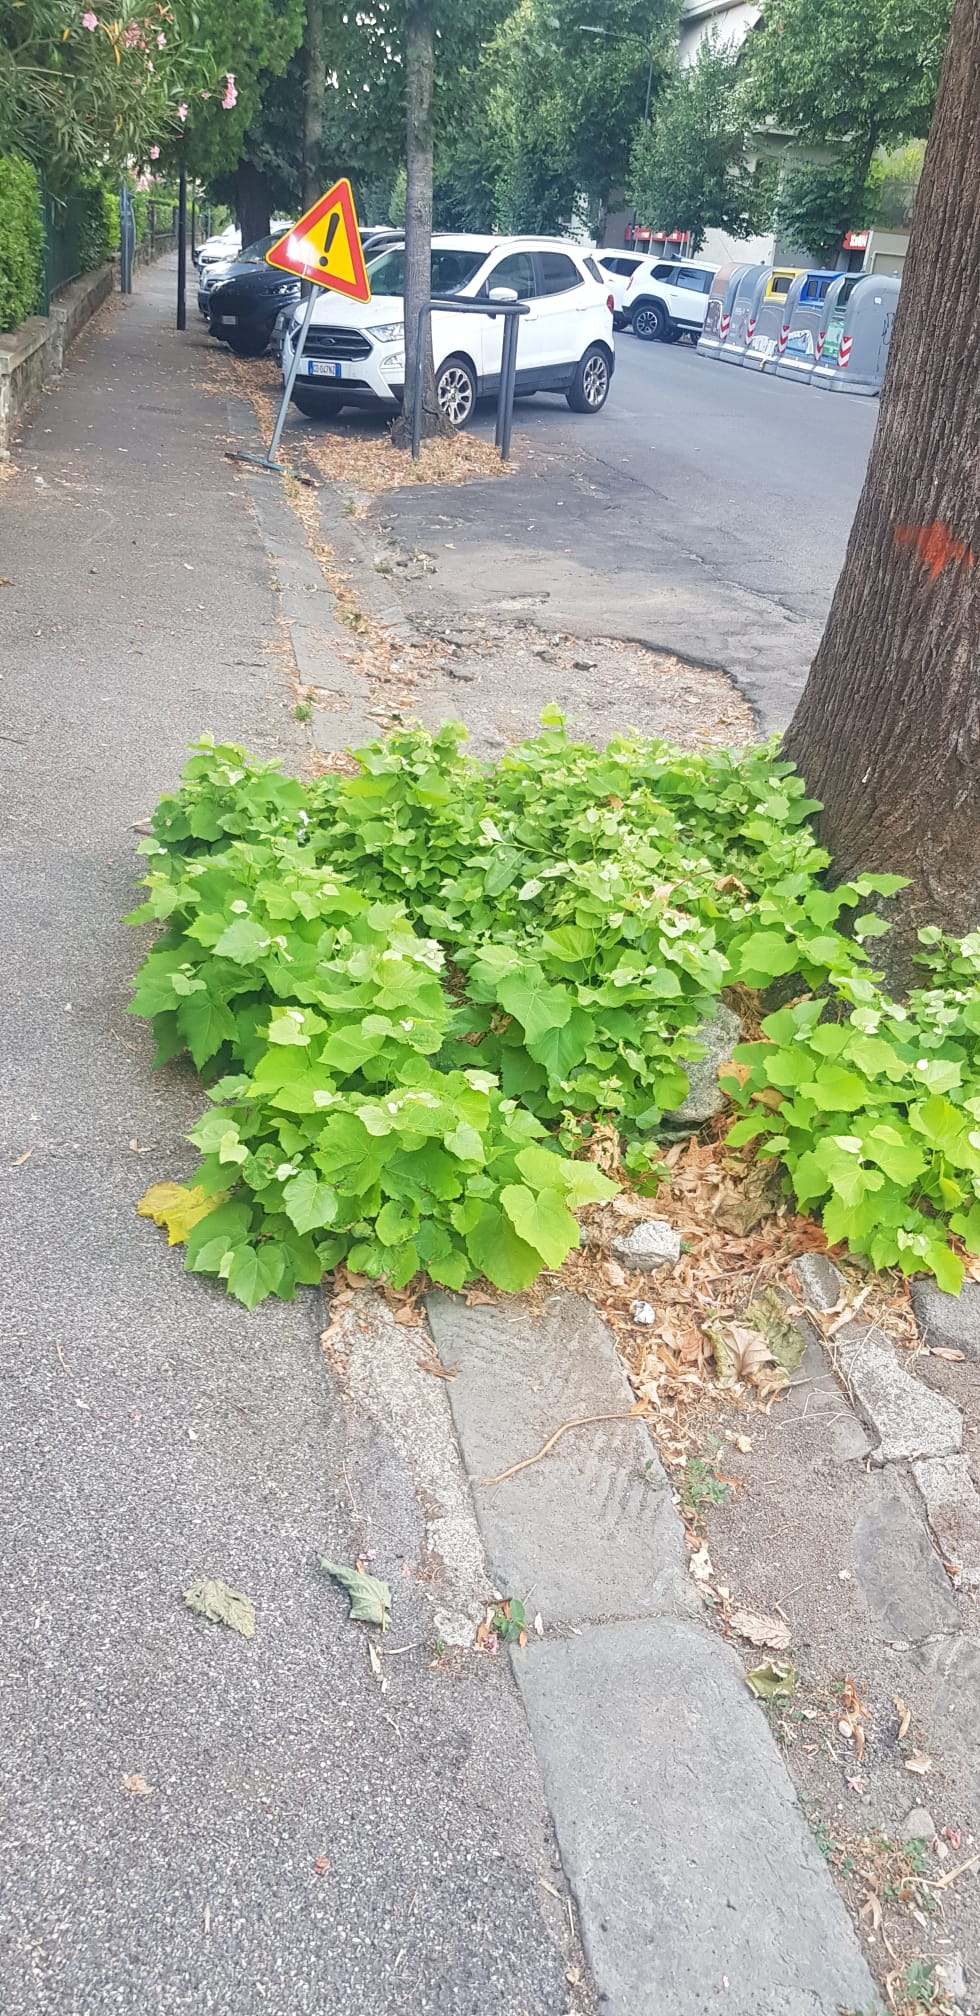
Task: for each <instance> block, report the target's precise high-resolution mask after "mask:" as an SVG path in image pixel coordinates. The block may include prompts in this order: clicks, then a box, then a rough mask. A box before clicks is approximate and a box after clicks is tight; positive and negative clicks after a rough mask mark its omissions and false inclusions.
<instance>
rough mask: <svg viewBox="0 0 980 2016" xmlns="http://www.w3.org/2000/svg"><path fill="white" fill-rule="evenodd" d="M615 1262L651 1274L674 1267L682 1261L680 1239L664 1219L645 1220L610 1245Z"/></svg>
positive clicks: (678, 1234)
mask: <svg viewBox="0 0 980 2016" xmlns="http://www.w3.org/2000/svg"><path fill="white" fill-rule="evenodd" d="M612 1250H613V1252H614V1253H615V1255H616V1258H617V1260H625V1261H626V1263H627V1265H628V1266H629V1267H638V1268H639V1269H640V1272H641V1273H643V1274H652V1273H653V1272H654V1271H655V1269H656V1268H658V1267H666V1266H670V1267H673V1266H675V1265H676V1263H677V1261H678V1260H679V1259H680V1257H681V1235H680V1233H679V1232H675V1230H674V1227H673V1226H672V1225H668V1223H667V1220H666V1219H665V1218H644V1219H642V1220H641V1222H640V1224H639V1225H634V1226H633V1229H632V1231H631V1232H626V1233H624V1234H623V1235H622V1236H621V1237H620V1238H618V1239H614V1240H613V1242H612Z"/></svg>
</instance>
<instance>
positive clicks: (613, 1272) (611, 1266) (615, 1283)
mask: <svg viewBox="0 0 980 2016" xmlns="http://www.w3.org/2000/svg"><path fill="white" fill-rule="evenodd" d="M602 1271H603V1273H604V1275H605V1277H606V1280H607V1281H608V1283H609V1286H610V1288H625V1286H626V1271H625V1268H623V1267H621V1266H620V1264H619V1261H618V1260H607V1261H606V1262H605V1264H604V1266H603V1269H602Z"/></svg>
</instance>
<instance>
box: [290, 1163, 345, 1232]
mask: <svg viewBox="0 0 980 2016" xmlns="http://www.w3.org/2000/svg"><path fill="white" fill-rule="evenodd" d="M282 1202H283V1210H284V1211H285V1213H286V1216H287V1218H288V1219H289V1222H290V1224H291V1225H295V1227H296V1230H297V1232H319V1231H321V1230H322V1229H323V1227H325V1226H327V1225H332V1224H333V1222H334V1219H335V1218H336V1216H337V1192H336V1190H335V1189H334V1188H333V1185H332V1184H330V1183H326V1182H324V1180H323V1178H322V1177H320V1176H318V1175H317V1173H316V1170H315V1169H300V1170H299V1172H298V1174H297V1175H295V1176H291V1177H290V1179H289V1182H288V1183H286V1184H285V1185H284V1186H283V1193H282Z"/></svg>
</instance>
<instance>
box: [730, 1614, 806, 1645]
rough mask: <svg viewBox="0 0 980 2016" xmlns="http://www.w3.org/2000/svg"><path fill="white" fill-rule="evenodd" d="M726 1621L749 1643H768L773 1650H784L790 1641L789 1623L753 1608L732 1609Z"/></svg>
mask: <svg viewBox="0 0 980 2016" xmlns="http://www.w3.org/2000/svg"><path fill="white" fill-rule="evenodd" d="M728 1622H729V1624H730V1625H731V1628H732V1630H733V1631H735V1632H736V1633H737V1634H738V1636H739V1638H744V1639H745V1640H746V1641H747V1643H748V1644H749V1645H768V1647H769V1648H770V1650H771V1651H773V1652H785V1651H787V1650H788V1648H789V1646H790V1644H791V1642H792V1633H791V1631H790V1628H789V1625H788V1624H784V1623H782V1621H781V1620H780V1619H779V1618H778V1617H764V1616H762V1615H760V1614H758V1613H757V1612H756V1611H754V1610H732V1611H731V1612H730V1614H729V1618H728Z"/></svg>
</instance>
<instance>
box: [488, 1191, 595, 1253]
mask: <svg viewBox="0 0 980 2016" xmlns="http://www.w3.org/2000/svg"><path fill="white" fill-rule="evenodd" d="M500 1202H501V1204H502V1205H503V1208H504V1210H505V1211H506V1213H507V1216H508V1218H509V1219H510V1222H511V1224H512V1225H513V1227H514V1230H515V1232H516V1233H517V1234H518V1237H519V1238H521V1239H523V1241H524V1244H525V1245H526V1246H531V1247H533V1248H534V1250H535V1252H536V1253H540V1255H541V1258H542V1260H543V1261H544V1263H545V1266H546V1267H560V1266H561V1263H562V1261H563V1260H565V1259H567V1257H568V1255H569V1253H570V1252H571V1250H572V1247H573V1246H577V1245H578V1226H577V1225H576V1223H575V1220H574V1218H573V1217H572V1215H571V1213H570V1212H569V1211H566V1209H565V1205H564V1203H563V1201H562V1198H561V1196H560V1195H559V1193H558V1191H556V1190H539V1191H538V1192H537V1194H535V1192H534V1191H533V1190H529V1189H528V1188H527V1186H526V1184H524V1183H507V1184H505V1186H504V1188H503V1190H501V1192H500Z"/></svg>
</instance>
